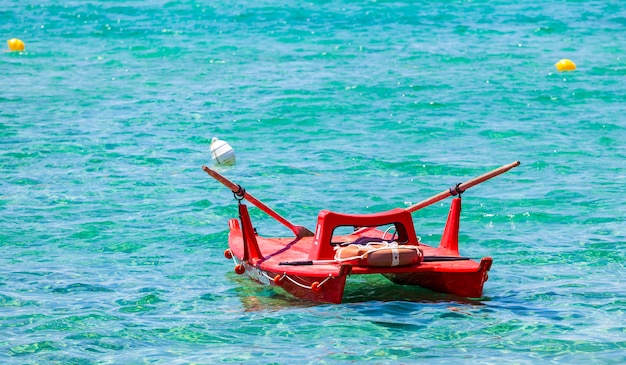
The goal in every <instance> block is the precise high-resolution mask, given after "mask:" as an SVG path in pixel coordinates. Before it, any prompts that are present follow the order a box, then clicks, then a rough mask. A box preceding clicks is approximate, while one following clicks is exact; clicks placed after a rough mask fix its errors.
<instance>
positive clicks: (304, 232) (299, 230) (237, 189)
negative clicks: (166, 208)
mask: <svg viewBox="0 0 626 365" xmlns="http://www.w3.org/2000/svg"><path fill="white" fill-rule="evenodd" d="M202 170H204V171H205V172H206V173H207V174H209V175H211V177H213V178H214V179H215V180H217V181H219V182H221V183H222V184H224V186H226V187H227V188H229V189H230V190H231V191H232V192H233V193H235V195H237V196H240V197H242V198H244V199H246V200H247V201H249V202H250V203H252V204H254V206H256V207H257V208H259V209H261V210H262V211H264V212H265V213H267V214H268V215H269V216H270V217H272V218H274V219H276V220H277V221H279V222H280V223H282V224H283V225H284V226H285V227H287V228H289V229H290V230H291V231H292V232H293V234H295V235H296V237H299V238H301V237H312V236H313V232H311V231H310V230H308V229H307V228H305V227H302V226H296V225H294V224H292V223H291V222H289V221H288V220H287V219H285V218H284V217H283V216H281V215H280V214H278V213H277V212H276V211H274V210H273V209H271V208H270V207H268V206H267V205H265V204H263V203H262V202H260V201H259V200H257V199H256V198H255V197H253V196H252V195H250V193H248V192H247V191H245V189H243V188H242V187H241V186H240V185H237V184H235V183H234V182H232V181H230V180H228V179H227V178H226V177H225V176H223V175H222V174H220V173H219V172H217V171H215V170H211V169H210V168H208V167H206V166H202Z"/></svg>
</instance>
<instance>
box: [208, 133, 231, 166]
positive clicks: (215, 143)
mask: <svg viewBox="0 0 626 365" xmlns="http://www.w3.org/2000/svg"><path fill="white" fill-rule="evenodd" d="M211 156H212V157H213V159H214V160H215V161H216V162H217V163H218V164H221V165H232V164H234V163H235V150H233V148H232V147H231V146H230V145H229V144H228V143H226V142H224V141H222V140H220V139H218V138H217V137H213V139H212V140H211Z"/></svg>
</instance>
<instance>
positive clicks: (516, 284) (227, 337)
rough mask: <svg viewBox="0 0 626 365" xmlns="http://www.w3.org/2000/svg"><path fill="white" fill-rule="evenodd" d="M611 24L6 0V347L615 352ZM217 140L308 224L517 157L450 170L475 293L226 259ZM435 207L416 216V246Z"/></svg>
mask: <svg viewBox="0 0 626 365" xmlns="http://www.w3.org/2000/svg"><path fill="white" fill-rule="evenodd" d="M625 27H626V4H624V3H623V2H621V1H617V0H609V1H583V0H581V1H551V2H545V3H544V2H536V1H527V0H521V1H438V2H436V1H435V2H425V3H422V2H416V3H414V2H400V1H352V0H336V1H313V2H300V1H284V0H283V1H281V0H276V1H260V2H247V1H225V2H202V1H178V2H177V1H159V0H151V1H99V2H82V1H66V2H61V3H57V2H38V1H32V0H20V1H8V2H7V1H5V2H3V3H2V7H1V8H0V34H2V37H3V38H2V42H4V40H6V39H10V38H20V39H22V40H23V41H24V42H25V44H26V51H25V52H0V73H1V76H0V77H1V79H2V86H1V88H0V174H1V178H0V250H1V251H0V252H2V254H1V255H0V363H2V364H215V363H235V364H238V363H247V364H248V363H254V364H353V363H372V364H413V363H429V364H449V363H467V364H477V363H482V364H501V363H511V364H513V363H515V364H545V363H559V364H621V363H624V362H626V325H625V324H624V323H626V314H625V311H626V289H625V288H624V285H623V282H624V280H625V279H626V274H625V264H624V262H625V261H626V254H625V253H624V250H625V249H626V228H625V221H626V219H625V217H626V208H625V207H624V201H625V199H624V192H622V191H621V189H622V188H623V187H624V186H625V185H626V168H625V166H626V163H625V160H626V119H625V117H624V106H625V105H626V104H625V100H626V89H625V88H624V77H625V76H626V62H625V59H624V57H625V55H624V54H625V52H626V38H625V37H624V34H625V33H624V29H625ZM2 44H3V46H2V47H4V48H5V49H7V48H6V43H2ZM561 58H569V59H571V60H573V61H574V62H575V63H576V64H577V65H578V68H577V70H576V71H574V72H570V73H559V72H556V69H555V68H554V64H555V63H556V62H557V61H558V60H560V59H561ZM215 136H217V137H219V138H221V139H223V140H226V141H227V142H228V143H230V144H231V145H232V146H233V148H234V149H235V152H236V155H237V163H236V164H235V165H234V166H231V167H217V168H218V170H219V171H221V172H222V173H223V174H225V175H226V176H228V177H229V178H231V179H232V180H234V181H236V182H238V183H241V184H242V185H244V186H245V187H246V188H247V189H248V191H249V192H251V193H253V194H254V195H255V196H256V197H257V198H259V199H261V200H263V201H264V202H266V203H267V204H268V205H270V206H271V207H273V208H275V209H276V210H278V211H279V212H280V213H281V214H283V215H284V216H286V217H287V218H288V219H289V220H291V221H293V222H294V223H296V224H301V225H304V226H307V227H309V228H312V227H313V226H314V223H315V219H316V217H317V213H318V211H319V210H321V209H331V210H335V211H340V212H348V213H363V212H377V211H382V210H387V209H391V208H394V207H406V206H408V205H411V204H413V203H416V202H418V201H420V200H423V199H425V198H427V197H430V196H431V195H434V194H436V193H439V192H440V191H442V190H444V189H446V188H448V186H450V185H453V184H455V183H458V182H462V181H466V180H468V179H470V178H473V177H475V176H478V175H480V174H482V173H484V172H487V171H489V170H491V169H493V168H495V167H498V166H500V165H503V164H506V163H510V162H512V161H515V160H520V161H521V162H522V165H521V166H520V167H518V168H516V169H514V170H512V171H510V172H508V173H506V174H504V175H502V176H500V177H497V178H495V179H493V180H491V181H489V182H486V183H484V184H482V185H479V186H477V187H475V188H473V189H472V190H470V191H468V192H466V193H465V194H464V200H463V201H464V206H463V207H464V208H463V213H462V222H461V254H464V255H467V256H471V257H474V258H480V257H483V256H491V257H493V259H494V265H493V267H492V270H491V272H490V278H489V281H488V282H487V283H486V285H485V297H484V298H482V299H480V300H464V299H461V298H456V297H450V296H446V295H441V294H436V293H432V292H430V291H428V290H423V289H419V288H407V287H400V286H394V285H392V284H390V283H388V282H386V280H385V279H377V278H367V279H364V278H358V277H356V278H353V279H352V280H351V281H350V282H349V286H348V288H347V290H346V295H345V303H344V304H341V305H319V304H313V303H306V302H301V301H299V300H297V299H294V298H292V297H290V296H288V295H287V294H285V293H282V292H280V291H278V290H271V289H268V288H267V287H263V286H260V285H258V284H255V283H253V282H251V281H249V280H248V279H246V278H245V277H240V276H237V275H236V274H234V272H233V264H232V262H231V261H228V260H226V259H224V257H223V255H222V252H223V250H224V249H225V248H226V247H227V234H228V231H227V221H228V219H229V218H231V217H235V216H236V214H237V211H236V203H235V201H234V199H233V198H232V194H231V193H230V192H229V191H228V190H227V189H226V188H224V187H223V186H221V185H220V184H219V183H217V182H216V181H213V180H212V179H211V178H210V177H209V176H207V175H206V174H205V173H204V172H203V171H202V170H201V169H200V167H201V166H202V165H204V164H208V165H212V162H211V157H210V153H209V145H210V141H211V138H212V137H215ZM448 205H449V200H446V201H444V202H442V203H438V204H436V205H434V206H431V207H428V208H425V209H423V210H420V211H418V212H415V213H414V215H413V216H414V219H415V225H416V229H417V231H418V234H420V235H421V236H422V239H423V241H424V242H426V243H429V244H437V242H438V239H439V238H440V235H441V231H442V229H443V223H444V221H445V217H446V214H447V209H448ZM251 213H252V216H253V220H254V223H255V225H256V227H257V229H258V231H259V233H260V234H262V235H270V236H271V235H283V234H284V235H288V234H289V232H288V231H287V230H285V229H284V227H282V226H281V225H280V224H278V223H277V222H275V221H273V220H272V219H271V218H269V217H267V216H266V215H265V214H263V213H262V212H260V211H259V210H257V209H256V208H251Z"/></svg>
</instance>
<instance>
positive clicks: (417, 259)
mask: <svg viewBox="0 0 626 365" xmlns="http://www.w3.org/2000/svg"><path fill="white" fill-rule="evenodd" d="M519 164H520V163H519V161H516V162H513V163H511V164H509V165H504V166H502V167H500V168H498V169H495V170H493V171H491V172H489V173H487V174H484V175H481V176H479V177H477V178H475V179H472V180H470V181H467V182H465V183H462V184H458V185H456V186H455V187H453V188H450V189H449V190H445V191H443V192H441V193H439V194H437V195H435V196H433V197H431V198H429V199H426V200H424V201H422V202H420V203H417V204H415V205H413V206H411V207H409V208H405V209H402V208H396V209H393V210H390V211H387V212H381V213H374V214H341V213H336V212H331V211H328V210H322V211H321V212H320V213H319V215H318V218H317V224H316V229H315V232H312V231H310V230H308V229H306V228H305V227H302V226H296V225H293V224H292V223H291V222H289V221H288V220H287V219H285V218H284V217H282V216H280V215H279V214H278V213H277V212H275V211H273V210H272V209H270V208H269V207H267V206H266V205H265V204H263V203H262V202H260V201H259V200H257V199H256V198H254V197H253V196H252V195H251V194H249V193H247V192H246V191H245V190H244V189H243V188H242V187H241V186H240V185H237V184H234V183H233V182H231V181H230V180H228V179H227V178H225V177H224V176H222V175H221V174H219V173H218V172H217V171H215V170H212V169H210V168H208V167H206V166H203V167H202V168H203V170H204V171H206V172H207V173H208V174H209V175H211V176H212V177H214V178H215V179H216V180H218V181H220V182H221V183H223V184H224V185H225V186H227V187H228V188H229V189H231V190H232V191H233V193H234V194H235V198H236V199H237V201H238V205H239V219H235V218H232V219H230V220H229V222H228V225H229V228H230V233H229V236H228V246H229V248H228V249H227V250H226V251H225V256H226V257H227V258H228V259H232V260H233V261H234V263H235V272H237V273H238V274H244V273H245V274H247V275H248V276H250V277H251V278H252V279H254V280H256V281H258V282H260V283H263V284H266V285H273V286H278V287H281V288H283V289H284V290H285V291H287V292H289V293H291V294H292V295H294V296H296V297H298V298H301V299H305V300H310V301H315V302H326V303H341V301H342V298H343V293H344V288H345V285H346V279H347V277H348V275H366V274H382V275H384V276H385V277H387V278H388V279H389V280H391V281H392V282H394V283H396V284H402V285H417V286H420V287H423V288H427V289H430V290H433V291H436V292H441V293H449V294H453V295H457V296H462V297H469V298H480V297H482V295H483V285H484V283H485V281H487V272H488V271H489V269H490V268H491V264H492V259H491V258H490V257H484V258H482V259H481V260H480V261H479V262H477V261H474V260H471V259H470V258H468V257H464V256H461V255H460V254H459V249H458V233H459V219H460V213H461V197H460V196H461V193H462V192H464V191H465V190H467V189H469V188H471V187H472V186H474V185H477V184H479V183H481V182H483V181H486V180H488V179H490V178H492V177H494V176H497V175H500V174H502V173H504V172H506V171H508V170H510V169H512V168H513V167H516V166H518V165H519ZM450 196H457V197H455V198H454V199H452V204H451V206H450V212H449V214H448V219H447V221H446V225H445V227H444V231H443V235H442V238H441V242H440V243H439V246H438V247H431V246H428V245H425V244H423V243H422V242H420V240H419V237H418V236H417V234H416V233H415V228H414V225H413V220H412V217H411V213H412V212H414V211H416V210H418V209H421V208H424V207H426V206H428V205H431V204H433V203H435V202H438V201H440V200H443V199H445V198H447V197H450ZM244 199H246V200H248V201H249V202H250V203H252V204H253V205H255V206H256V207H258V208H259V209H261V210H263V211H264V212H265V213H267V214H269V215H270V216H271V217H273V218H275V219H276V220H278V221H279V222H281V223H282V224H284V225H285V226H287V227H288V228H289V229H290V230H291V231H292V232H293V233H294V235H295V237H279V238H275V237H271V238H270V237H262V236H259V235H258V234H257V233H256V230H255V229H254V226H253V224H252V221H251V220H250V215H249V214H248V208H247V206H246V205H245V204H243V203H242V201H243V200H244ZM341 227H350V229H351V230H353V232H350V233H348V234H341V235H340V234H335V231H336V230H337V229H338V228H340V229H339V230H340V231H341V230H345V228H341ZM385 227H386V229H384V230H383V228H385Z"/></svg>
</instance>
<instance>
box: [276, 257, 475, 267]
mask: <svg viewBox="0 0 626 365" xmlns="http://www.w3.org/2000/svg"><path fill="white" fill-rule="evenodd" d="M468 260H471V259H470V258H469V257H465V256H424V258H423V259H422V262H439V261H468ZM336 263H340V261H337V260H305V261H281V262H279V263H278V265H291V266H308V265H325V264H336Z"/></svg>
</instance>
